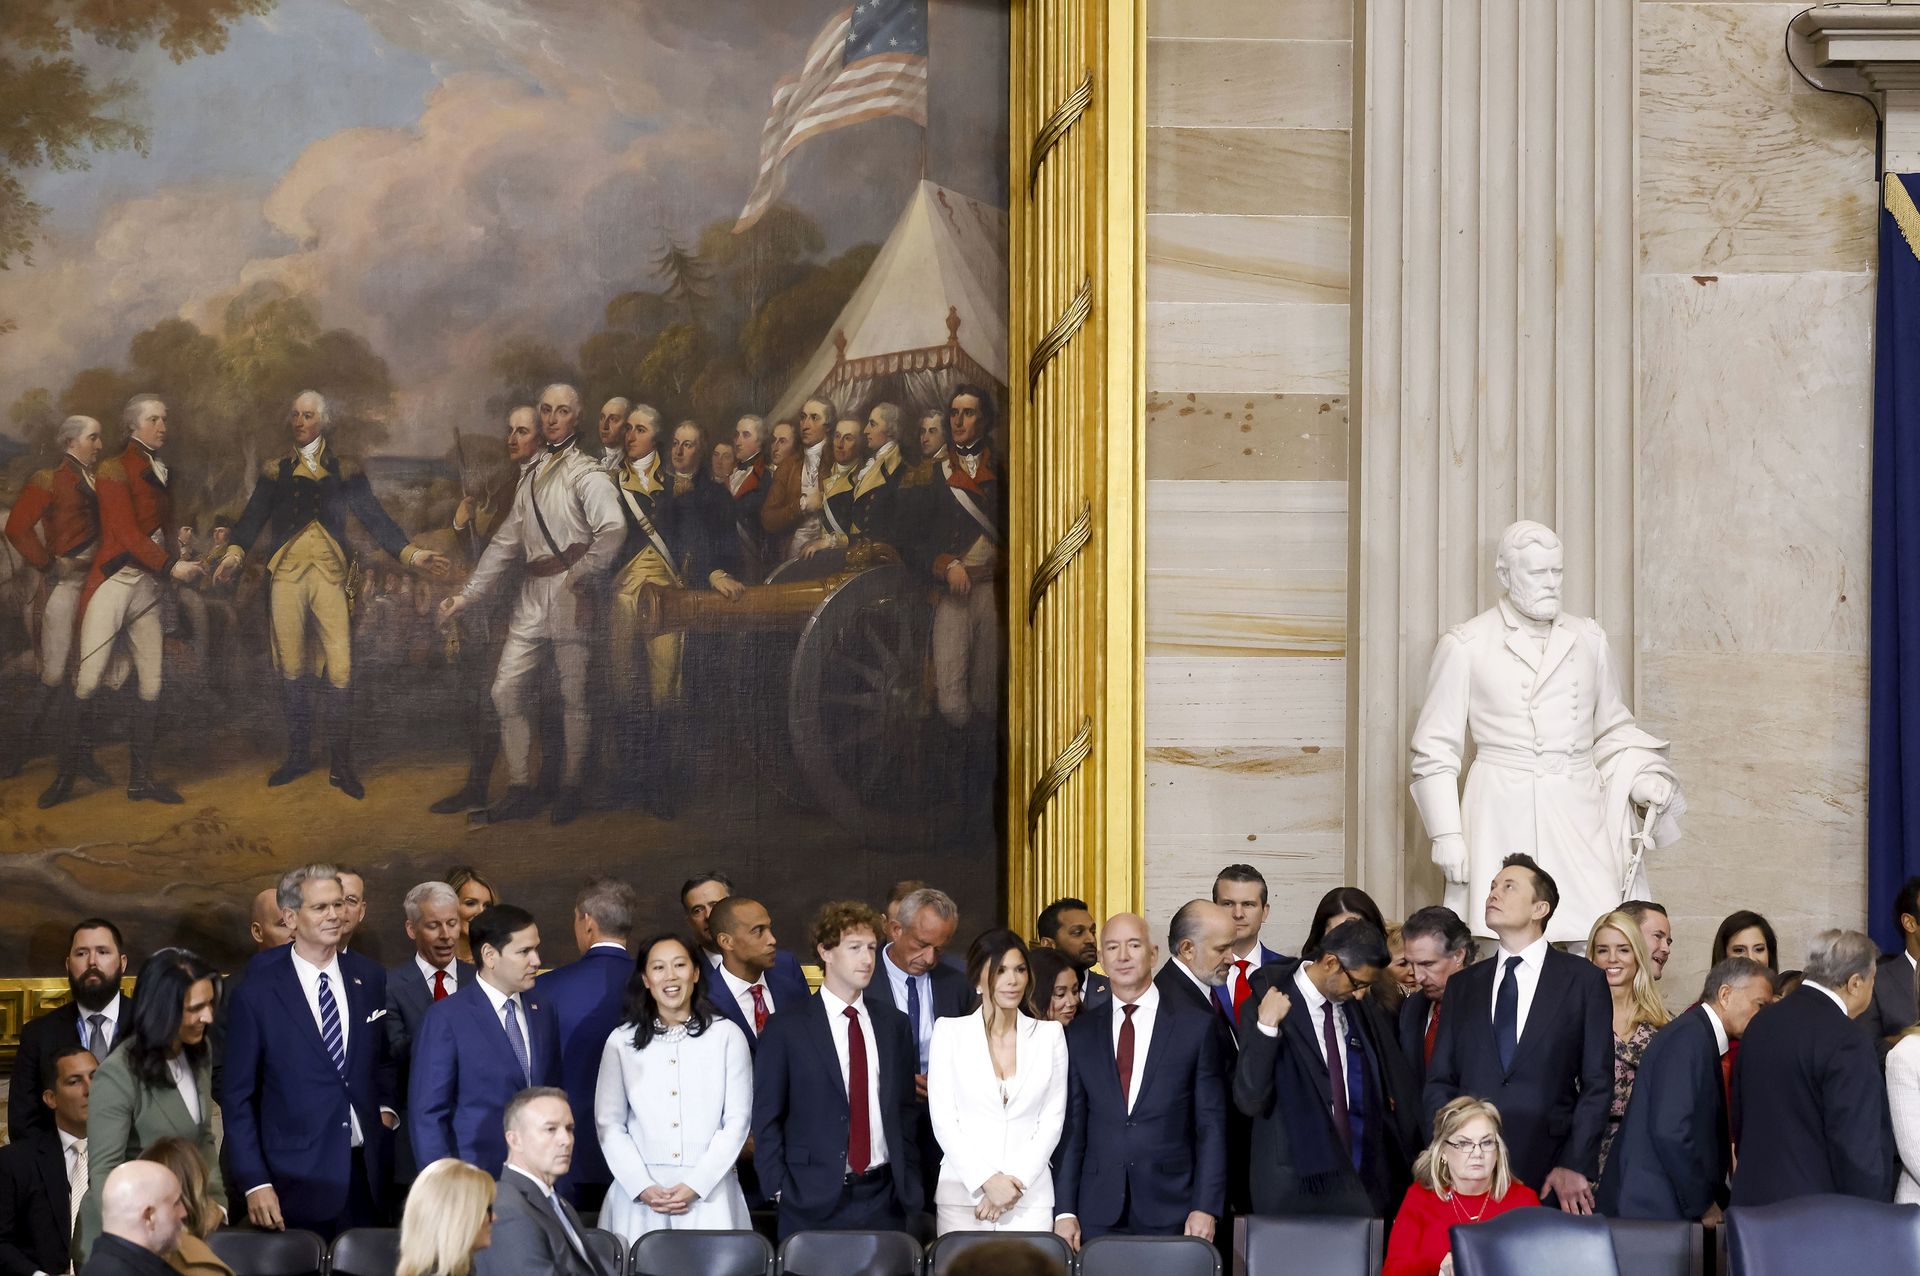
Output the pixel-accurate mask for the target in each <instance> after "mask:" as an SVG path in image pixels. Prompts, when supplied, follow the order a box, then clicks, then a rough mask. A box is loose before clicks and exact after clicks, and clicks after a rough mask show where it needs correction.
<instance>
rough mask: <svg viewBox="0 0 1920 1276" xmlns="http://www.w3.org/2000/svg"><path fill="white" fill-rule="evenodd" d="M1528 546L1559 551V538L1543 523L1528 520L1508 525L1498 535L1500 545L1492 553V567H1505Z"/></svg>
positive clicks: (1524, 519)
mask: <svg viewBox="0 0 1920 1276" xmlns="http://www.w3.org/2000/svg"><path fill="white" fill-rule="evenodd" d="M1529 545H1544V546H1546V547H1547V548H1548V549H1559V548H1560V537H1559V534H1558V533H1556V532H1555V531H1554V530H1553V529H1552V528H1551V527H1548V526H1547V525H1546V524H1545V523H1536V522H1534V521H1533V520H1532V519H1530V518H1523V519H1521V520H1520V521H1519V522H1517V523H1509V524H1508V525H1507V530H1506V531H1504V532H1501V533H1500V544H1499V546H1498V547H1497V548H1496V549H1495V550H1494V552H1493V565H1494V566H1495V567H1504V566H1506V565H1507V564H1509V563H1511V562H1512V561H1513V560H1514V558H1515V557H1516V556H1517V555H1518V554H1519V553H1520V551H1521V550H1523V549H1525V548H1526V547H1527V546H1529Z"/></svg>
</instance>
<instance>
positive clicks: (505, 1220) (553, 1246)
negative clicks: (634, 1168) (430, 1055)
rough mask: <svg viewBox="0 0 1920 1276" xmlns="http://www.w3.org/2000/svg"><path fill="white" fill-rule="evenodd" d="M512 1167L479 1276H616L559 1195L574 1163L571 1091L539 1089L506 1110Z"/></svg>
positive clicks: (503, 1174)
mask: <svg viewBox="0 0 1920 1276" xmlns="http://www.w3.org/2000/svg"><path fill="white" fill-rule="evenodd" d="M506 1127H507V1164H506V1166H505V1168H503V1169H502V1170H501V1171H500V1192H499V1194H498V1195H497V1196H495V1197H494V1201H493V1243H492V1244H491V1245H489V1246H488V1247H487V1248H485V1249H483V1250H481V1251H480V1252H479V1254H478V1255H477V1256H476V1257H477V1258H478V1260H479V1269H478V1276H612V1274H611V1273H610V1272H609V1271H608V1269H607V1266H606V1264H605V1263H603V1262H602V1261H601V1260H600V1257H599V1255H597V1254H595V1253H594V1252H593V1248H592V1246H591V1245H589V1244H588V1243H587V1225H586V1224H585V1223H582V1222H581V1221H580V1216H579V1215H578V1214H576V1213H574V1211H573V1206H571V1205H569V1204H568V1203H567V1202H566V1201H565V1200H563V1199H562V1198H561V1197H560V1195H559V1194H558V1193H557V1192H555V1191H554V1190H553V1185H554V1182H555V1181H556V1180H557V1179H559V1178H560V1177H561V1176H562V1175H564V1174H565V1173H566V1172H567V1170H568V1168H569V1167H570V1166H571V1165H572V1164H573V1109H572V1108H571V1107H570V1106H568V1103H567V1092H566V1091H565V1090H562V1089H559V1088H558V1087H555V1086H534V1087H532V1088H530V1089H526V1090H522V1091H521V1092H520V1093H519V1094H516V1095H514V1096H513V1100H512V1102H510V1103H508V1104H507V1114H506Z"/></svg>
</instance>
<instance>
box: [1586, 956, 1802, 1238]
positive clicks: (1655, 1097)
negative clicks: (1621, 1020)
mask: <svg viewBox="0 0 1920 1276" xmlns="http://www.w3.org/2000/svg"><path fill="white" fill-rule="evenodd" d="M1772 1000H1773V974H1772V972H1771V971H1769V970H1768V969H1767V968H1766V967H1765V966H1763V965H1761V964H1760V963H1759V962H1757V961H1753V960H1751V959H1750V958H1746V957H1729V958H1727V959H1726V960H1725V961H1723V962H1721V963H1720V964H1719V965H1718V966H1715V967H1714V968H1713V970H1712V971H1711V972H1710V973H1709V974H1708V975H1707V983H1706V987H1705V988H1703V989H1702V990H1701V993H1700V1004H1699V1005H1697V1006H1695V1007H1693V1008H1692V1009H1691V1010H1688V1011H1687V1012H1686V1013H1685V1014H1683V1015H1681V1016H1680V1017H1679V1018H1678V1019H1675V1020H1674V1021H1673V1022H1672V1023H1670V1024H1668V1025H1667V1026H1666V1027H1664V1028H1662V1029H1661V1030H1660V1031H1659V1032H1656V1033H1655V1034H1654V1035H1653V1040H1652V1041H1651V1042H1649V1043H1648V1044H1647V1052H1646V1054H1645V1055H1643V1056H1641V1059H1640V1070H1639V1071H1638V1072H1637V1073H1635V1074H1634V1079H1633V1095H1632V1097H1631V1098H1629V1099H1628V1100H1627V1111H1626V1115H1625V1116H1624V1117H1622V1118H1621V1121H1620V1133H1619V1134H1617V1135H1616V1136H1614V1140H1613V1154H1612V1155H1611V1156H1609V1157H1608V1158H1607V1168H1606V1170H1605V1172H1604V1173H1602V1174H1601V1176H1600V1188H1599V1190H1598V1192H1596V1193H1595V1199H1596V1201H1597V1203H1598V1206H1599V1210H1600V1212H1601V1213H1602V1214H1605V1215H1607V1216H1608V1217H1609V1218H1652V1219H1677V1220H1680V1221H1683V1222H1699V1221H1705V1222H1716V1221H1718V1219H1719V1216H1720V1211H1721V1210H1722V1209H1724V1208H1725V1207H1726V1204H1727V1169H1728V1161H1729V1157H1728V1153H1729V1152H1730V1151H1731V1149H1732V1144H1731V1142H1730V1140H1729V1139H1728V1132H1729V1130H1730V1128H1731V1127H1730V1126H1729V1124H1728V1119H1727V1094H1726V1082H1725V1079H1724V1077H1723V1076H1722V1074H1721V1071H1720V1061H1721V1059H1723V1058H1725V1057H1726V1053H1727V1049H1728V1047H1729V1046H1730V1045H1731V1044H1732V1043H1733V1042H1735V1041H1738V1040H1739V1039H1740V1037H1741V1035H1742V1034H1743V1033H1745V1032H1746V1030H1747V1025H1748V1024H1750V1023H1752V1022H1753V1017H1754V1015H1755V1014H1757V1013H1759V1011H1760V1008H1761V1007H1762V1006H1765V1005H1767V1004H1768V1003H1769V1002H1771V1001H1772Z"/></svg>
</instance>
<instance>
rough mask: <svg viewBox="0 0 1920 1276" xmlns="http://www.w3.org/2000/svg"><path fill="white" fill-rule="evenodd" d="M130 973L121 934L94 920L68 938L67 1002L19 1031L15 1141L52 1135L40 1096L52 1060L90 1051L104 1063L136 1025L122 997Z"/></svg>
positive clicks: (11, 1115)
mask: <svg viewBox="0 0 1920 1276" xmlns="http://www.w3.org/2000/svg"><path fill="white" fill-rule="evenodd" d="M126 973H127V955H126V946H125V945H124V944H122V943H121V942H120V928H119V927H118V926H115V925H114V924H113V923H112V922H110V921H108V920H107V919H106V918H104V917H89V918H87V919H86V920H85V921H82V922H79V923H78V924H76V925H75V926H74V928H73V929H72V930H71V931H70V932H68V934H67V993H68V996H67V1000H66V1001H65V1002H63V1003H62V1004H60V1005H58V1006H55V1007H54V1008H53V1009H52V1010H49V1011H47V1013H46V1014H44V1015H41V1016H39V1017H38V1018H36V1019H29V1020H28V1021H27V1022H26V1024H25V1025H24V1026H23V1027H22V1028H21V1029H20V1049H19V1052H18V1053H16V1054H15V1055H14V1057H13V1086H12V1088H11V1089H10V1090H9V1091H8V1092H7V1129H8V1131H9V1132H10V1133H11V1134H12V1136H13V1137H14V1138H16V1139H18V1138H22V1137H24V1136H25V1135H26V1133H27V1132H28V1131H29V1130H51V1129H52V1128H53V1114H52V1113H51V1112H49V1111H48V1110H47V1108H46V1106H45V1105H44V1104H42V1103H41V1102H40V1095H41V1093H42V1092H43V1091H45V1090H46V1088H47V1086H48V1083H49V1082H50V1081H51V1080H52V1079H53V1057H54V1055H56V1054H58V1053H60V1052H61V1051H63V1050H65V1049H66V1048H67V1047H68V1046H72V1045H79V1046H85V1047H86V1048H87V1049H88V1050H91V1051H92V1052H93V1054H94V1058H95V1059H96V1060H97V1061H98V1062H101V1063H105V1062H106V1059H107V1052H108V1051H109V1050H111V1049H113V1047H115V1046H117V1045H119V1044H120V1029H121V1026H122V1025H123V1024H131V1023H132V1022H133V1012H132V1007H133V1003H132V1002H131V1001H130V1000H128V999H127V997H126V996H125V995H123V994H122V993H121V991H120V980H121V978H122V977H123V976H124V975H125V974H126Z"/></svg>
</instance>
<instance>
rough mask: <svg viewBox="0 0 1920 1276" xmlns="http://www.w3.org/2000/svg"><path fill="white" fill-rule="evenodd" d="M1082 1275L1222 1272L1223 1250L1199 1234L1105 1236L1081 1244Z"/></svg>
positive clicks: (1165, 1275)
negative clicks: (1217, 1248) (1210, 1243)
mask: <svg viewBox="0 0 1920 1276" xmlns="http://www.w3.org/2000/svg"><path fill="white" fill-rule="evenodd" d="M1080 1276H1220V1253H1219V1251H1218V1250H1216V1249H1214V1247H1213V1246H1211V1245H1209V1244H1208V1243H1207V1242H1205V1241H1203V1240H1201V1239H1200V1238H1198V1237H1196V1236H1102V1237H1100V1238H1099V1239H1098V1240H1091V1241H1088V1242H1087V1243H1086V1244H1085V1245H1083V1246H1081V1247H1080Z"/></svg>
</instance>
